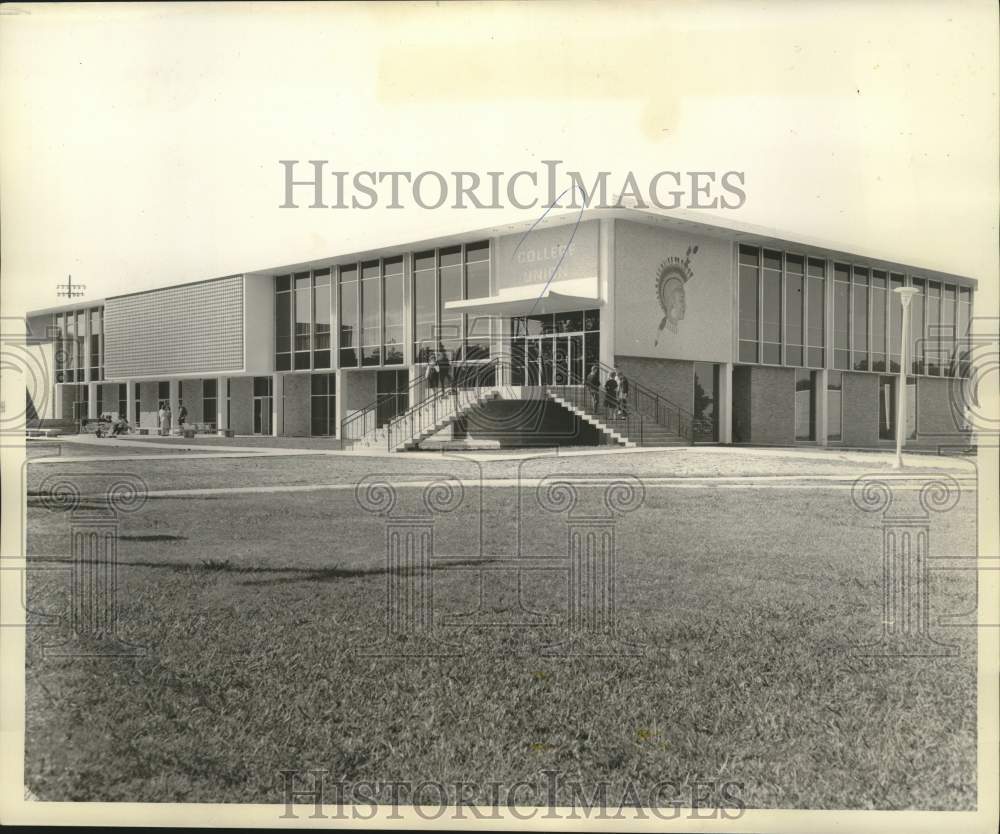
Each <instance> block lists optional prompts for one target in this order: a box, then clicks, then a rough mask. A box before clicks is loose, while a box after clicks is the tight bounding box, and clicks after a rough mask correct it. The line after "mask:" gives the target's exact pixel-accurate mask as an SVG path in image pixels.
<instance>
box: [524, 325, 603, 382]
mask: <svg viewBox="0 0 1000 834" xmlns="http://www.w3.org/2000/svg"><path fill="white" fill-rule="evenodd" d="M599 348H600V314H599V311H597V310H588V311H586V312H584V313H561V314H560V313H556V314H554V315H539V316H522V317H519V318H515V319H511V346H510V357H511V384H512V385H583V383H584V378H585V377H586V374H587V368H589V367H590V366H591V365H592V364H594V363H595V362H597V361H598V355H599Z"/></svg>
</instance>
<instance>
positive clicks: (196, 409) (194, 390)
mask: <svg viewBox="0 0 1000 834" xmlns="http://www.w3.org/2000/svg"><path fill="white" fill-rule="evenodd" d="M204 393H205V389H204V386H203V385H202V381H201V380H200V379H185V380H182V381H181V397H180V398H181V399H182V400H184V405H185V406H187V410H188V422H189V423H214V422H215V418H216V415H215V414H213V415H212V416H211V417H209V418H208V419H207V420H206V419H205V409H204V401H205V400H204Z"/></svg>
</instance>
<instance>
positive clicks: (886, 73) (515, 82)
mask: <svg viewBox="0 0 1000 834" xmlns="http://www.w3.org/2000/svg"><path fill="white" fill-rule="evenodd" d="M997 32H998V29H997V10H996V5H995V3H990V2H936V3H919V2H916V3H912V2H911V3H905V4H902V3H884V4H880V3H871V2H867V3H851V2H847V3H844V2H841V3H826V2H824V3H818V2H817V3H814V2H808V0H807V1H806V2H796V3H782V2H770V3H752V2H718V3H712V2H708V3H700V4H694V3H685V2H678V3H670V4H665V3H664V4H650V3H615V4H613V5H612V4H603V3H568V2H562V3H545V2H543V3H531V4H527V5H522V4H519V3H505V4H480V3H449V4H440V5H438V4H432V3H429V4H412V5H406V6H403V5H396V4H378V5H351V4H329V5H318V4H316V5H310V4H292V3H282V4H275V5H271V4H264V3H261V4H239V3H232V4H221V5H212V4H193V3H192V4H177V5H172V4H162V5H160V4H153V3H150V4H137V5H101V4H81V5H79V6H77V5H74V4H53V5H44V4H31V5H25V6H18V5H17V4H16V3H14V4H5V5H4V6H3V7H0V142H2V154H0V279H2V281H0V305H2V308H3V315H4V316H12V315H21V314H23V312H24V311H25V310H28V309H33V308H40V307H48V306H52V305H55V304H59V303H60V302H61V299H59V298H58V296H57V295H56V285H57V284H59V283H62V282H64V281H65V279H66V276H67V275H68V274H72V275H73V280H74V281H78V282H80V283H82V284H84V285H85V286H86V288H87V289H86V298H101V297H104V296H107V295H113V294H116V293H122V292H128V291H131V290H138V289H144V288H149V287H154V286H163V285H166V284H172V283H180V282H184V281H192V280H198V279H200V278H208V277H212V276H217V275H226V274H232V273H237V272H243V271H248V270H253V269H263V268H266V267H269V266H274V265H279V264H287V263H294V262H297V261H303V260H307V259H311V258H319V257H325V256H331V255H335V254H337V253H339V252H350V251H356V250H360V249H365V248H370V247H376V246H378V245H380V244H394V243H400V242H403V241H408V240H417V239H421V238H426V237H431V236H434V235H437V234H447V233H450V232H453V231H455V230H458V229H474V228H480V227H487V226H493V225H496V224H498V223H501V222H507V221H510V220H525V219H534V218H535V217H537V216H538V214H539V213H540V209H538V208H535V209H530V210H517V209H514V208H513V207H508V208H505V209H475V208H466V209H464V210H463V209H449V208H441V209H436V210H428V209H423V208H420V207H419V206H417V205H415V204H413V202H412V200H410V201H409V202H408V205H406V206H405V207H404V208H401V209H389V208H386V207H385V206H384V203H383V204H382V205H380V206H378V207H376V208H373V209H367V210H365V209H310V208H306V207H305V206H303V207H301V208H298V209H287V208H285V209H282V208H280V207H279V206H280V205H281V203H282V202H283V199H284V191H283V189H284V180H283V177H284V174H283V170H284V169H283V168H282V166H281V165H280V164H279V160H283V159H297V160H302V161H303V162H304V161H305V160H311V159H322V160H328V161H329V162H328V166H327V167H328V169H331V170H333V169H335V170H343V171H348V172H356V171H360V170H375V171H395V170H405V171H413V172H419V171H428V170H429V171H442V172H451V171H458V170H468V171H475V172H479V173H480V174H481V175H483V176H484V177H485V172H487V171H502V172H508V173H510V172H514V171H516V170H522V169H526V170H536V171H538V170H541V168H542V163H541V161H542V160H546V159H550V160H551V159H556V160H562V162H563V166H564V167H565V168H567V169H571V170H578V171H581V172H583V173H584V174H585V175H586V176H590V177H592V176H593V175H596V173H597V172H598V171H610V172H611V174H612V176H611V177H610V181H611V182H616V181H620V180H622V179H623V178H624V177H625V175H626V174H627V173H628V172H629V171H632V172H635V174H636V178H637V180H639V181H640V182H641V181H643V179H645V181H646V182H648V180H649V178H650V177H651V176H652V175H654V174H655V173H657V172H659V171H663V170H673V171H718V172H722V171H729V170H735V171H741V172H743V173H744V176H745V192H746V200H745V202H744V203H743V205H742V206H741V207H740V208H739V209H730V210H722V211H713V212H707V213H709V214H715V215H717V216H721V217H723V218H725V219H731V220H734V221H738V222H742V223H751V224H755V225H758V226H763V227H766V228H769V229H773V230H775V232H776V233H778V234H781V235H784V236H787V237H791V238H793V239H794V238H796V237H803V238H810V239H822V240H828V241H834V242H837V243H839V244H841V245H842V246H843V248H844V249H847V250H849V251H850V250H858V251H862V252H872V253H877V254H879V255H882V256H883V257H885V258H886V259H890V260H899V261H902V262H905V263H911V264H916V265H920V266H926V267H929V268H936V269H941V270H944V271H948V272H955V273H959V274H963V275H970V276H973V277H975V278H977V279H978V280H979V281H980V295H979V302H978V309H979V311H980V312H982V311H983V310H988V309H994V310H995V309H996V308H997V300H996V298H997V296H996V290H997V270H998V263H997V239H998V230H997V212H998V180H1000V169H998V153H1000V151H998V133H997V131H998V100H997V86H998V60H997V53H998V49H997V47H998V40H997V38H998V35H997ZM301 170H304V168H302V169H301Z"/></svg>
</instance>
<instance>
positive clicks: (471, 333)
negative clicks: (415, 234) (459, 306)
mask: <svg viewBox="0 0 1000 834" xmlns="http://www.w3.org/2000/svg"><path fill="white" fill-rule="evenodd" d="M489 252H490V248H489V241H482V242H479V243H470V244H466V245H464V246H449V247H447V248H445V249H439V250H437V251H436V252H435V251H433V250H428V251H427V252H418V253H416V254H415V255H414V256H413V324H414V345H413V353H414V358H415V359H416V361H417V362H426V361H428V360H429V359H430V358H431V357H432V356H433V354H434V353H435V352H436V351H437V350H438V349H439V348H443V349H444V350H445V351H447V353H448V355H449V357H450V358H451V359H452V360H453V361H454V360H456V359H463V360H466V361H469V360H476V359H488V358H489V355H490V335H491V333H492V324H491V321H492V320H491V318H490V317H487V316H483V317H474V316H465V315H463V314H462V313H456V312H454V311H451V310H448V309H446V305H447V304H448V302H449V301H462V300H464V299H468V298H481V297H483V296H487V295H489V286H490V271H489V270H490V264H489Z"/></svg>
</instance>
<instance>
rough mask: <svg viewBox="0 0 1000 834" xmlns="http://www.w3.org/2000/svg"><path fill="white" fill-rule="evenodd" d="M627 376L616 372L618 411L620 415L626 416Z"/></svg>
mask: <svg viewBox="0 0 1000 834" xmlns="http://www.w3.org/2000/svg"><path fill="white" fill-rule="evenodd" d="M628 392H629V383H628V377H627V376H625V374H623V373H622V372H621V371H619V372H618V413H619V414H620V415H621V416H622V417H628Z"/></svg>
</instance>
